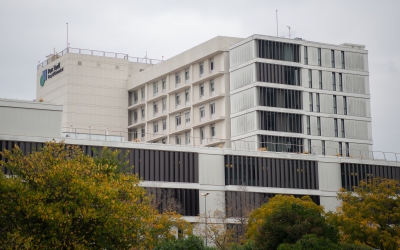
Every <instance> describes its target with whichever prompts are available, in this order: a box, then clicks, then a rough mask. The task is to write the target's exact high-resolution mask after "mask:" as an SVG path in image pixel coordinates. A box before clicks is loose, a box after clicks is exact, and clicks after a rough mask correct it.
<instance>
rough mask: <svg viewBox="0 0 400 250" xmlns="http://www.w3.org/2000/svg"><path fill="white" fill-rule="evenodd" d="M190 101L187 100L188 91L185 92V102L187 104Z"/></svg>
mask: <svg viewBox="0 0 400 250" xmlns="http://www.w3.org/2000/svg"><path fill="white" fill-rule="evenodd" d="M189 101H190V99H189V90H188V89H187V90H185V102H186V103H188V102H189Z"/></svg>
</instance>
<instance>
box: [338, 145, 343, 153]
mask: <svg viewBox="0 0 400 250" xmlns="http://www.w3.org/2000/svg"><path fill="white" fill-rule="evenodd" d="M339 156H343V146H342V143H341V142H339Z"/></svg>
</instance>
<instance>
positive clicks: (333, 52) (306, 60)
mask: <svg viewBox="0 0 400 250" xmlns="http://www.w3.org/2000/svg"><path fill="white" fill-rule="evenodd" d="M335 60H336V59H335V50H331V67H332V68H335V67H336V61H335ZM340 60H341V62H340V63H341V65H342V69H345V66H346V65H345V58H344V51H341V52H340ZM304 64H308V47H307V46H304ZM318 66H322V51H321V48H318Z"/></svg>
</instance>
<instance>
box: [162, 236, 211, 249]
mask: <svg viewBox="0 0 400 250" xmlns="http://www.w3.org/2000/svg"><path fill="white" fill-rule="evenodd" d="M188 249H190V250H212V249H214V248H211V247H206V246H204V241H203V239H202V238H200V237H198V236H194V235H189V236H188V237H187V238H180V239H176V240H169V241H166V242H164V243H162V244H161V245H159V246H158V247H156V248H155V250H188Z"/></svg>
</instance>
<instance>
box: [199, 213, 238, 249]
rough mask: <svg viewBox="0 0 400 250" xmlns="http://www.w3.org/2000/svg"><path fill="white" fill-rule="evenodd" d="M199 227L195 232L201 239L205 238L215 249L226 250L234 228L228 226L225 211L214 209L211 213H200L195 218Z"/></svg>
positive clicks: (231, 239)
mask: <svg viewBox="0 0 400 250" xmlns="http://www.w3.org/2000/svg"><path fill="white" fill-rule="evenodd" d="M197 222H198V223H199V225H200V227H199V228H197V230H196V233H197V235H199V236H200V237H202V238H203V239H206V238H207V242H208V243H209V244H212V245H214V246H215V247H216V248H217V249H220V250H228V249H230V246H231V244H232V242H233V238H234V235H235V230H234V228H233V227H230V226H229V218H227V217H226V214H225V212H223V211H219V210H218V209H216V210H215V211H214V212H213V213H212V214H211V213H208V214H207V216H205V214H203V215H200V216H199V217H198V218H197Z"/></svg>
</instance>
